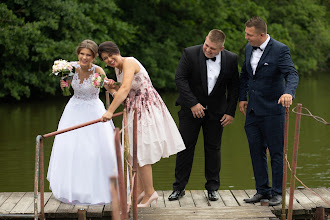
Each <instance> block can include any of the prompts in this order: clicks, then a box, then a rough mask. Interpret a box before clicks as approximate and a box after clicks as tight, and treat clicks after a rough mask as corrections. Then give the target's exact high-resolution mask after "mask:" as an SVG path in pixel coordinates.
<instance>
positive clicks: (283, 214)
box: [281, 107, 289, 220]
mask: <svg viewBox="0 0 330 220" xmlns="http://www.w3.org/2000/svg"><path fill="white" fill-rule="evenodd" d="M288 136H289V107H286V108H285V122H284V146H283V183H282V214H281V220H285V219H286V213H285V203H286V202H285V197H286V182H287V163H286V160H287V154H288Z"/></svg>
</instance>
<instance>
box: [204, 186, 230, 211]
mask: <svg viewBox="0 0 330 220" xmlns="http://www.w3.org/2000/svg"><path fill="white" fill-rule="evenodd" d="M204 194H205V195H207V190H204ZM218 195H219V199H218V200H217V201H209V204H210V205H211V207H214V208H216V207H225V206H226V205H225V203H224V202H223V200H222V198H221V196H220V194H219V191H218Z"/></svg>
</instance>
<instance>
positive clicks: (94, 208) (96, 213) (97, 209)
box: [87, 205, 104, 218]
mask: <svg viewBox="0 0 330 220" xmlns="http://www.w3.org/2000/svg"><path fill="white" fill-rule="evenodd" d="M103 209H104V205H90V206H88V209H87V217H88V218H100V217H102V215H103Z"/></svg>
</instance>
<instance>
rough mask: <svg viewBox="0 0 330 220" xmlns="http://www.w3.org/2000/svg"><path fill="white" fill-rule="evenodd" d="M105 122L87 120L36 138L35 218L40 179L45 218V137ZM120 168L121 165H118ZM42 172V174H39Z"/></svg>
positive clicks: (41, 202)
mask: <svg viewBox="0 0 330 220" xmlns="http://www.w3.org/2000/svg"><path fill="white" fill-rule="evenodd" d="M122 114H123V112H119V113H115V114H113V117H112V118H115V117H118V116H120V115H122ZM99 122H103V120H102V118H99V119H96V120H93V121H89V122H85V123H82V124H79V125H75V126H72V127H69V128H66V129H62V130H59V131H54V132H51V133H48V134H44V135H38V136H37V138H36V154H35V176H34V219H35V220H37V219H38V217H39V214H38V204H37V202H38V186H39V181H40V211H41V213H40V218H41V220H44V218H45V211H44V151H43V139H45V138H48V137H53V136H55V135H58V134H62V133H65V132H68V131H72V130H75V129H78V128H82V127H86V126H89V125H92V124H95V123H99ZM118 169H119V167H118ZM39 174H40V175H39Z"/></svg>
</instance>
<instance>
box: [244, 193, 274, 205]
mask: <svg viewBox="0 0 330 220" xmlns="http://www.w3.org/2000/svg"><path fill="white" fill-rule="evenodd" d="M262 199H270V196H269V195H263V194H259V193H257V194H255V195H254V196H253V197H252V198H249V199H243V201H244V202H246V203H256V202H260V200H262Z"/></svg>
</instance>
